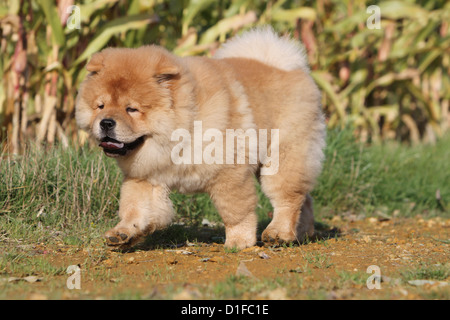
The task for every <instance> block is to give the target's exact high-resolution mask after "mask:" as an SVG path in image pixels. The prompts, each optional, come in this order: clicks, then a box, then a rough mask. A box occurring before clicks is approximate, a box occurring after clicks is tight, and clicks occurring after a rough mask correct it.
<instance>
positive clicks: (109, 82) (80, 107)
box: [75, 46, 181, 157]
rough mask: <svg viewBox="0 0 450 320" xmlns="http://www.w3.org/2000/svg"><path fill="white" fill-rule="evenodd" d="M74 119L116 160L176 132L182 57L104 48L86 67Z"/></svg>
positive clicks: (153, 49) (153, 50) (154, 50)
mask: <svg viewBox="0 0 450 320" xmlns="http://www.w3.org/2000/svg"><path fill="white" fill-rule="evenodd" d="M86 69H87V71H88V72H89V75H88V76H87V78H86V79H85V80H84V81H83V83H82V84H81V86H80V89H79V93H78V96H77V100H76V108H75V117H76V121H77V124H78V126H79V127H80V128H81V129H83V130H86V131H88V132H89V133H90V134H91V135H92V136H93V137H94V138H95V139H96V140H97V141H98V143H99V145H100V146H101V147H102V148H103V150H104V151H105V153H106V155H108V156H111V157H119V156H127V155H129V154H130V153H132V152H133V150H135V149H138V148H139V147H140V146H141V145H142V144H143V143H144V142H145V141H146V139H152V138H154V137H155V136H167V135H168V136H169V137H170V133H171V132H172V130H173V126H174V123H173V120H174V119H173V117H174V116H173V110H172V107H173V90H175V89H176V85H177V82H178V81H179V79H180V76H181V67H180V64H179V63H178V59H177V58H176V57H175V56H173V55H172V54H170V53H169V52H167V51H166V50H165V49H163V48H160V47H157V46H146V47H141V48H137V49H115V48H109V49H105V50H103V51H101V52H99V53H96V54H95V55H93V57H92V58H91V60H90V61H89V63H88V64H87V65H86Z"/></svg>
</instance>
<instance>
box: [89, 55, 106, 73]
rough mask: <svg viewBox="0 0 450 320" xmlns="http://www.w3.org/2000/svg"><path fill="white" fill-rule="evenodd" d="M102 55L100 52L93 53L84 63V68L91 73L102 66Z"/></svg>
mask: <svg viewBox="0 0 450 320" xmlns="http://www.w3.org/2000/svg"><path fill="white" fill-rule="evenodd" d="M103 59H104V55H103V53H102V52H97V53H95V54H94V55H93V56H92V58H91V60H90V61H89V62H88V64H87V65H86V70H87V71H89V72H91V73H96V72H98V71H100V70H101V69H102V68H103Z"/></svg>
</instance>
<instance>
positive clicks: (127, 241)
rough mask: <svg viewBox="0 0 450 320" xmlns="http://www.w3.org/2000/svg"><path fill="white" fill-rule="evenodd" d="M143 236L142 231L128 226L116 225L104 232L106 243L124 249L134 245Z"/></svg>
mask: <svg viewBox="0 0 450 320" xmlns="http://www.w3.org/2000/svg"><path fill="white" fill-rule="evenodd" d="M135 229H136V228H135ZM143 236H144V235H143V233H142V232H139V231H138V230H137V229H136V230H133V229H130V228H117V227H116V228H113V229H111V230H109V231H107V232H106V233H105V239H106V244H107V245H108V246H110V247H114V248H118V249H126V248H130V247H132V246H134V245H135V244H137V243H138V242H140V241H141V240H142V238H143Z"/></svg>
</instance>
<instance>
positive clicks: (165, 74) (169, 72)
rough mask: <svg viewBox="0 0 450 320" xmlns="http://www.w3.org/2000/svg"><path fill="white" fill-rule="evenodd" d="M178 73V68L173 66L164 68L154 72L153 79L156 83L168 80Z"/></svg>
mask: <svg viewBox="0 0 450 320" xmlns="http://www.w3.org/2000/svg"><path fill="white" fill-rule="evenodd" d="M179 73H180V70H179V69H178V68H177V67H176V66H173V67H171V68H164V69H161V70H160V71H158V73H157V74H155V79H156V81H157V82H158V83H161V84H162V83H164V82H167V81H170V80H172V79H175V78H176V77H177V76H178V75H179Z"/></svg>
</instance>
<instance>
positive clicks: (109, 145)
mask: <svg viewBox="0 0 450 320" xmlns="http://www.w3.org/2000/svg"><path fill="white" fill-rule="evenodd" d="M100 146H101V147H102V148H105V149H122V148H123V147H124V144H123V143H116V142H110V141H108V142H102V143H100Z"/></svg>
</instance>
